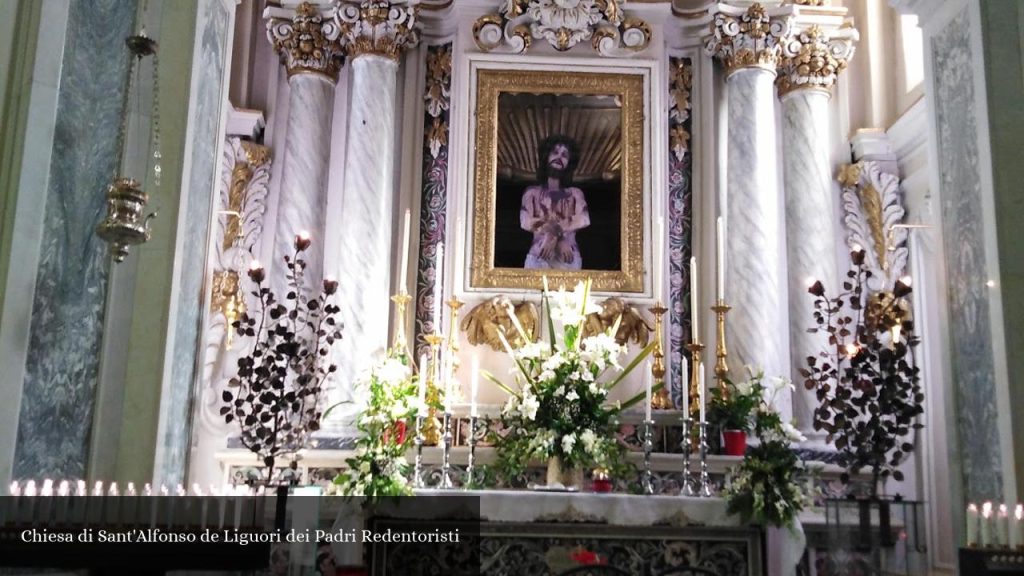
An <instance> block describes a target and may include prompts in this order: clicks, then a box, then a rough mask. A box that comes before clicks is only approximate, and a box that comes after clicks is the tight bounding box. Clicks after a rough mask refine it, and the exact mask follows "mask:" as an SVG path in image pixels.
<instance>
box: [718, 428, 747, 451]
mask: <svg viewBox="0 0 1024 576" xmlns="http://www.w3.org/2000/svg"><path fill="white" fill-rule="evenodd" d="M722 439H723V444H724V446H723V448H724V452H725V455H726V456H743V455H744V454H746V453H747V433H746V432H744V431H743V430H723V431H722Z"/></svg>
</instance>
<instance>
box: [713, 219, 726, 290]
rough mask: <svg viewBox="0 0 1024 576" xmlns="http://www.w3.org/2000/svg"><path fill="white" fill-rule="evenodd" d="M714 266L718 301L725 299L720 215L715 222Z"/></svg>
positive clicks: (722, 229) (723, 249)
mask: <svg viewBox="0 0 1024 576" xmlns="http://www.w3.org/2000/svg"><path fill="white" fill-rule="evenodd" d="M715 256H716V258H715V267H716V269H717V272H718V282H717V290H718V301H719V302H722V301H724V300H725V227H724V226H723V225H722V217H721V216H719V217H718V221H717V222H716V223H715Z"/></svg>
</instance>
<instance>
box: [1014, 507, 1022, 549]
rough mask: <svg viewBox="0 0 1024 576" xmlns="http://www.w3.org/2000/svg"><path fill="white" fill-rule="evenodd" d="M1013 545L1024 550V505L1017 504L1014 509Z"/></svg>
mask: <svg viewBox="0 0 1024 576" xmlns="http://www.w3.org/2000/svg"><path fill="white" fill-rule="evenodd" d="M1013 539H1014V542H1013V545H1014V546H1015V547H1017V548H1018V549H1020V548H1024V505H1022V504H1017V506H1016V507H1015V508H1014V509H1013Z"/></svg>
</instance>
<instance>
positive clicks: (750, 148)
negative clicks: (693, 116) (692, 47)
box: [705, 4, 789, 414]
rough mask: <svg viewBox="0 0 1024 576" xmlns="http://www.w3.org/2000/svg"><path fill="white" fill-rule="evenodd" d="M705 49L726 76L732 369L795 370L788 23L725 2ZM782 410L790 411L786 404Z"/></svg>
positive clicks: (773, 372) (775, 372) (761, 10)
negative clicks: (786, 229) (787, 180)
mask: <svg viewBox="0 0 1024 576" xmlns="http://www.w3.org/2000/svg"><path fill="white" fill-rule="evenodd" d="M717 10H718V12H717V13H716V14H715V19H714V23H713V27H712V35H711V37H709V38H708V39H707V41H706V43H705V48H706V49H707V51H708V52H709V53H710V54H712V55H714V56H715V57H717V58H718V59H720V60H721V62H722V64H723V65H724V67H725V72H726V83H727V86H726V91H727V116H728V142H727V157H728V160H727V162H728V165H727V170H728V172H727V176H726V195H727V201H726V204H727V214H726V225H727V227H728V233H727V235H726V261H727V262H728V268H727V271H726V302H728V304H729V305H730V306H732V311H731V312H730V313H729V331H728V338H729V341H728V349H729V354H730V360H729V364H730V365H731V366H734V367H742V366H744V365H746V364H750V365H752V366H755V367H760V368H763V369H764V372H765V374H766V375H769V376H774V375H785V374H788V373H789V367H788V362H787V359H788V351H787V348H788V342H786V340H785V338H784V337H780V336H781V335H782V334H783V330H782V328H783V321H782V319H783V314H782V311H783V306H785V303H786V298H785V295H784V294H783V287H782V286H783V278H784V274H785V272H784V270H783V265H782V262H783V260H782V257H781V256H782V255H781V254H780V252H779V248H778V245H779V244H778V239H779V237H780V235H781V233H782V230H781V229H780V228H781V218H780V209H781V205H782V201H781V197H780V191H779V187H778V183H777V182H778V180H777V178H778V173H777V169H776V165H777V161H776V123H775V89H774V81H775V75H776V73H775V67H776V64H777V63H778V60H779V55H780V50H781V49H780V39H782V38H784V37H785V35H786V33H787V31H788V28H789V21H788V19H786V18H773V17H770V16H769V15H768V14H767V12H766V10H765V9H764V8H763V7H762V6H760V5H758V4H754V5H751V6H750V7H748V8H745V9H744V8H735V7H731V6H726V5H719V6H718V7H717ZM780 404H781V405H780V406H779V407H780V409H782V411H783V413H784V414H785V413H786V412H788V408H789V407H788V399H782V402H781V403H780Z"/></svg>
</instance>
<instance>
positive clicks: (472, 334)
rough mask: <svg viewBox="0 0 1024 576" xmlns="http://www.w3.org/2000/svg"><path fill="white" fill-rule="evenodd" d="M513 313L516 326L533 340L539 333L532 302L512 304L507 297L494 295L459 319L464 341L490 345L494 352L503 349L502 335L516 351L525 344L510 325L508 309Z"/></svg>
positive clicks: (537, 314) (535, 308)
mask: <svg viewBox="0 0 1024 576" xmlns="http://www.w3.org/2000/svg"><path fill="white" fill-rule="evenodd" d="M510 309H511V311H512V313H513V314H515V316H516V319H517V320H518V321H519V325H520V326H522V328H523V331H525V332H526V334H528V335H531V336H532V337H533V339H534V340H536V337H537V335H538V334H539V333H540V332H539V330H537V328H538V323H539V318H540V315H539V313H538V312H537V306H536V305H535V304H533V303H532V302H526V301H523V302H520V303H519V304H512V301H511V300H509V298H508V297H507V296H495V297H493V298H488V299H487V300H484V301H483V302H481V303H479V304H477V305H476V306H474V307H473V309H472V310H470V311H469V314H466V316H465V318H463V319H462V324H461V326H460V328H461V329H462V331H463V332H465V333H466V339H467V340H468V341H469V343H470V344H472V345H474V346H476V345H481V344H482V345H485V346H490V347H491V348H492V349H493V350H495V351H498V352H500V351H502V350H504V349H505V348H504V346H503V345H502V343H501V338H499V337H498V334H499V333H501V334H504V335H505V337H506V339H507V340H508V343H509V344H510V345H511V346H512V347H513V348H519V347H521V346H522V345H523V344H525V342H523V339H522V338H521V337H520V336H519V331H518V330H516V328H515V326H514V325H513V324H512V318H511V317H510V316H509V310H510Z"/></svg>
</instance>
